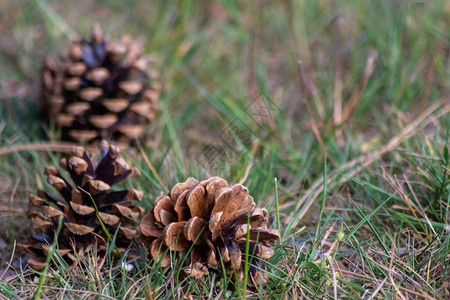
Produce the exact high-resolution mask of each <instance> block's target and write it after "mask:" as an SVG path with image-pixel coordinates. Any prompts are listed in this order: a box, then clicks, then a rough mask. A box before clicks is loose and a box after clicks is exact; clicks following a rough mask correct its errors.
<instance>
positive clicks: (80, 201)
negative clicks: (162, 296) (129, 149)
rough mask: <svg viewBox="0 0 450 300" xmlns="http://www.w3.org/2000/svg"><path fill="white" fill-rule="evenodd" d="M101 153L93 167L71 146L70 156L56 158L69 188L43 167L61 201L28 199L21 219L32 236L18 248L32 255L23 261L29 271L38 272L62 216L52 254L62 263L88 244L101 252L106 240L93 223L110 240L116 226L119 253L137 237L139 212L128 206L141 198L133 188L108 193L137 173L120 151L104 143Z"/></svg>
mask: <svg viewBox="0 0 450 300" xmlns="http://www.w3.org/2000/svg"><path fill="white" fill-rule="evenodd" d="M101 152H102V159H101V160H100V161H99V162H98V164H96V165H94V164H93V163H92V161H91V158H89V156H88V155H87V153H86V151H85V150H84V148H82V147H73V148H72V150H71V153H72V155H73V156H71V157H70V158H69V159H66V158H63V159H61V161H60V165H61V167H62V168H63V169H64V170H66V171H67V172H68V173H69V175H70V177H71V179H72V181H73V184H70V183H69V182H68V181H66V180H65V179H64V178H63V177H62V176H61V174H60V173H59V171H58V169H57V168H56V167H53V166H49V167H47V168H46V170H45V174H46V176H47V181H48V182H49V183H50V184H51V185H52V186H53V187H54V188H55V189H57V190H58V192H59V193H60V195H61V197H55V196H52V195H50V194H48V193H46V192H44V191H42V190H40V191H38V194H37V196H35V195H30V198H29V208H28V212H27V216H28V218H29V219H30V220H31V224H32V226H33V228H34V229H35V231H37V232H36V234H34V235H33V236H31V237H30V238H29V243H27V244H22V245H20V248H21V250H22V251H25V252H28V253H31V254H32V255H31V258H29V259H28V265H30V266H31V267H32V268H34V269H41V268H43V267H44V265H45V258H46V255H47V252H48V249H49V244H51V243H52V242H53V241H54V237H55V233H56V229H57V226H58V219H59V217H60V216H63V225H62V229H61V232H60V234H59V236H58V251H59V253H60V255H61V256H63V257H65V258H69V259H73V254H74V252H76V253H81V252H83V251H84V250H88V249H89V248H90V247H91V246H93V245H98V246H99V249H105V245H106V241H107V236H106V234H105V232H104V230H103V229H102V226H101V223H100V221H99V219H98V218H100V219H101V220H102V223H103V224H104V225H105V227H106V228H107V229H108V232H109V233H110V235H111V236H113V235H114V233H115V232H116V230H117V228H118V227H119V225H120V227H119V231H118V234H117V237H116V246H117V247H118V248H119V249H122V250H123V249H124V248H126V247H128V246H130V245H131V244H132V242H133V240H134V239H136V238H137V236H138V228H137V221H138V220H139V219H140V218H141V216H142V215H143V214H144V209H143V208H142V207H141V206H139V205H133V203H132V202H133V200H141V199H142V196H143V193H142V192H141V191H138V190H134V189H130V190H122V191H113V190H112V189H111V186H112V185H114V184H116V183H118V182H120V181H122V180H123V179H125V178H127V177H129V176H135V175H139V174H140V173H139V170H137V169H136V168H130V167H129V166H128V165H127V163H126V162H125V161H124V159H123V158H122V157H121V156H120V155H119V154H120V150H119V149H118V148H117V147H115V146H112V145H111V146H109V145H108V143H107V142H105V141H103V142H102V149H101ZM88 193H89V194H88ZM91 197H92V198H91ZM96 209H97V210H98V216H97V214H96Z"/></svg>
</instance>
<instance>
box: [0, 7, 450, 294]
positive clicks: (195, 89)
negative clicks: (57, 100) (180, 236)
mask: <svg viewBox="0 0 450 300" xmlns="http://www.w3.org/2000/svg"><path fill="white" fill-rule="evenodd" d="M0 16H1V19H2V22H1V24H0V65H1V66H2V67H1V69H0V99H1V103H0V166H1V167H0V190H1V191H2V192H1V193H0V224H1V226H2V228H3V230H2V231H1V232H0V296H1V297H4V298H19V299H21V298H29V297H31V296H32V295H33V294H35V293H36V291H37V290H39V291H40V293H41V296H42V297H48V298H62V297H64V298H77V299H78V298H88V299H90V298H108V299H109V298H127V299H128V298H133V299H134V298H147V299H156V298H158V299H159V298H163V299H164V298H168V299H172V298H183V297H189V296H192V297H194V298H196V297H199V298H200V297H203V298H216V297H217V298H227V297H229V298H234V297H245V296H247V297H254V298H263V297H265V298H273V299H278V298H282V297H284V298H286V299H291V298H339V299H343V298H351V299H353V298H354V299H361V298H364V299H369V298H370V299H371V298H377V299H381V298H385V299H391V298H394V297H395V298H400V299H408V298H418V299H422V298H427V299H440V298H441V299H447V298H448V296H449V294H450V285H449V282H450V270H449V267H450V266H449V262H450V257H449V255H450V254H449V253H450V235H449V231H450V213H449V209H450V193H449V192H450V185H449V172H450V170H449V169H450V167H449V166H450V163H449V159H450V157H449V150H448V141H449V135H450V133H449V130H450V126H449V124H450V115H449V111H450V104H449V103H450V101H449V100H450V36H449V31H448V28H449V27H450V3H449V2H448V1H444V0H435V1H406V0H405V1H388V0H374V1H357V2H356V1H332V0H317V1H312V0H292V1H264V0H261V1H238V0H237V1H203V0H202V1H182V2H178V1H173V2H172V1H131V2H130V1H92V0H81V1H77V2H76V3H75V2H73V3H70V4H69V3H68V2H64V1H53V0H51V1H43V0H32V1H25V0H20V1H1V2H0ZM94 23H97V24H99V25H100V26H101V28H102V29H103V31H104V32H105V33H106V34H107V35H109V36H112V37H116V38H117V37H120V36H122V35H129V36H130V37H132V38H134V39H138V40H141V41H142V42H143V43H144V46H145V49H146V51H148V52H153V53H155V54H156V57H157V58H158V68H159V71H160V73H161V81H162V83H163V93H162V95H161V99H160V107H161V113H160V116H159V117H158V119H157V121H156V122H154V123H153V124H151V125H150V127H149V129H148V130H149V133H150V138H148V139H147V140H144V141H141V143H140V144H137V145H135V146H133V147H132V148H130V149H128V150H127V151H126V152H125V159H126V160H127V161H128V162H129V164H130V165H134V166H137V167H138V168H139V169H140V170H141V172H142V175H141V176H140V177H139V178H136V179H133V180H129V181H127V183H126V185H127V186H131V185H134V186H137V187H138V188H140V189H142V190H143V191H144V193H145V196H144V199H143V202H142V204H143V206H144V207H145V208H146V209H149V208H151V207H152V205H153V201H154V199H155V198H156V197H157V196H158V195H159V194H160V193H162V192H164V191H165V189H166V188H167V187H171V186H173V185H174V184H175V183H177V182H180V181H184V180H185V179H186V178H188V177H190V176H194V177H196V178H199V179H203V178H207V177H209V176H211V175H217V176H221V177H223V178H226V179H227V180H228V181H229V182H236V183H237V182H241V183H243V184H244V185H245V186H247V187H248V189H249V192H250V194H251V195H252V196H253V197H254V199H255V202H256V203H257V205H258V206H260V207H266V208H267V209H268V211H269V215H270V222H269V225H270V226H271V227H272V228H277V229H279V230H280V232H281V233H282V238H281V242H280V243H279V244H278V245H277V246H275V247H274V250H275V255H274V256H273V257H272V258H271V259H270V260H269V261H268V263H267V278H268V283H267V284H266V285H264V286H259V287H251V288H250V287H249V288H248V289H247V288H246V286H247V285H246V283H242V282H235V281H234V280H232V279H226V278H222V277H220V275H217V276H216V275H214V276H210V277H208V278H204V279H202V280H200V281H196V280H194V279H192V278H189V277H186V278H185V277H182V276H181V277H180V272H182V270H180V269H175V270H169V271H167V272H163V270H161V269H160V268H158V267H157V266H155V265H154V264H153V263H152V262H151V261H150V260H149V261H148V262H147V263H144V264H141V265H139V264H137V263H136V267H135V269H133V270H131V271H126V270H125V269H123V268H121V265H117V264H111V265H108V264H106V265H104V266H103V268H96V267H93V266H98V264H99V263H100V262H99V261H97V260H95V259H92V260H89V259H85V260H84V261H83V262H80V264H85V265H86V264H87V265H89V266H91V267H90V268H88V269H87V270H84V271H82V270H83V268H73V269H70V270H68V271H67V272H62V270H61V266H51V267H50V268H49V270H48V271H47V272H46V273H45V277H44V280H43V281H42V282H43V286H42V287H40V288H39V289H38V283H39V278H42V276H44V274H41V273H38V274H37V276H35V275H33V274H34V272H33V271H31V270H29V269H23V270H21V269H17V268H16V269H14V268H13V266H16V267H17V264H14V262H17V261H18V260H19V258H20V254H18V253H17V252H16V251H15V245H16V243H19V242H21V241H23V240H24V239H25V237H26V235H27V234H30V233H31V228H30V225H29V221H28V220H27V217H26V210H27V205H28V195H29V194H30V193H34V192H35V191H36V190H37V188H40V187H47V184H46V183H45V178H44V176H43V170H44V168H45V166H47V165H57V161H58V159H59V158H60V157H61V156H62V154H61V153H60V152H61V150H64V149H65V148H64V145H63V144H61V142H60V141H59V140H58V139H57V133H58V129H55V128H54V126H52V124H48V123H47V122H45V120H44V119H43V118H42V116H41V115H40V114H39V103H40V102H39V101H40V84H41V81H40V68H41V66H42V61H43V58H44V56H45V55H53V56H55V57H56V56H57V53H59V52H60V51H61V50H62V49H64V48H65V47H67V46H68V45H69V44H70V39H72V38H74V37H76V36H78V35H89V33H90V30H91V28H92V26H93V24H94ZM142 152H144V153H146V156H147V158H148V160H146V159H144V157H143V155H142ZM277 216H279V220H277ZM3 273H4V274H3Z"/></svg>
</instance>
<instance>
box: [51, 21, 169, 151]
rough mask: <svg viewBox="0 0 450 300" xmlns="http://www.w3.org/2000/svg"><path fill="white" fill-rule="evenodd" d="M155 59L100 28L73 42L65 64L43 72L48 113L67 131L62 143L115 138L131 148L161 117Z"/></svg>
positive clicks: (136, 45)
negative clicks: (111, 36) (110, 36)
mask: <svg viewBox="0 0 450 300" xmlns="http://www.w3.org/2000/svg"><path fill="white" fill-rule="evenodd" d="M152 60H153V59H152V57H151V56H148V55H147V56H143V55H142V48H141V47H140V46H139V45H138V44H135V43H132V42H131V41H130V40H129V38H126V37H125V38H122V39H121V40H111V41H110V40H108V39H106V38H104V37H103V35H102V32H101V30H100V29H99V27H98V26H97V27H94V30H93V33H92V36H91V37H90V38H89V39H78V40H75V41H74V42H73V45H72V48H71V49H70V51H69V53H63V54H62V56H61V60H60V62H56V61H55V60H54V59H52V58H50V57H48V58H47V59H46V61H45V63H44V67H43V70H42V83H43V108H44V113H45V114H46V116H47V117H48V119H50V120H51V121H54V122H55V123H56V125H57V126H58V127H61V128H62V136H61V138H62V139H63V140H68V141H75V142H93V141H96V140H100V139H102V138H110V137H112V138H114V139H115V140H116V141H118V142H120V143H122V144H124V145H125V144H127V143H128V142H129V141H130V140H131V139H134V138H135V137H138V136H141V135H142V134H143V133H144V131H145V129H146V125H148V124H149V123H150V122H152V121H153V120H154V119H155V117H156V114H157V112H158V104H157V102H158V97H159V93H160V90H161V84H160V83H159V82H158V79H157V77H158V72H157V71H156V70H155V69H151V68H149V65H150V64H151V63H153V61H152Z"/></svg>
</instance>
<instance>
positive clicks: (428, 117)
mask: <svg viewBox="0 0 450 300" xmlns="http://www.w3.org/2000/svg"><path fill="white" fill-rule="evenodd" d="M446 103H448V100H446V101H443V102H436V103H434V104H433V105H431V106H430V107H428V109H426V110H425V111H424V112H423V113H422V114H420V115H419V116H418V117H417V118H416V119H415V120H414V121H413V122H411V123H410V124H409V125H408V126H406V127H405V128H403V130H402V131H401V132H400V133H399V134H397V135H396V136H394V137H393V138H392V139H391V140H390V141H389V142H388V143H387V144H386V146H384V147H382V148H380V149H379V150H377V151H374V152H371V153H369V154H365V155H362V156H360V157H358V158H356V159H353V160H351V161H349V162H348V163H346V164H343V165H342V166H341V167H340V168H339V169H337V170H334V171H333V172H330V176H329V177H328V180H327V184H328V185H329V184H330V183H331V182H332V181H333V180H335V179H336V178H337V177H338V176H341V177H342V179H341V180H340V181H339V182H338V185H341V184H342V183H344V182H346V181H347V180H348V178H350V177H353V176H355V175H356V174H358V173H359V172H361V171H362V169H363V168H366V167H367V166H369V165H371V164H372V163H373V162H374V161H376V160H377V159H379V158H380V157H381V156H383V155H384V154H386V153H388V152H391V151H393V150H394V149H395V147H397V146H398V145H399V144H400V143H401V142H403V141H405V140H406V139H408V138H410V137H411V136H413V135H414V134H415V133H416V132H417V129H418V128H419V127H420V126H427V125H429V124H431V123H432V122H434V121H436V120H437V119H439V118H440V117H442V116H443V115H445V114H447V113H449V112H450V104H446ZM438 109H439V110H438ZM436 110H438V111H436ZM357 165H360V166H357ZM356 166H357V167H356ZM323 189H324V179H323V178H320V179H318V180H317V181H316V182H315V183H314V184H313V185H312V186H311V187H310V188H309V189H308V190H307V191H306V192H305V194H304V195H303V196H302V197H301V198H300V199H299V201H297V202H295V201H292V202H291V204H292V205H294V204H296V205H295V209H293V210H292V212H291V215H290V216H292V215H293V214H295V212H297V211H298V210H299V209H300V207H301V206H302V205H303V204H304V203H305V202H306V200H308V199H309V202H308V203H307V204H306V207H305V209H304V210H303V211H302V212H301V213H300V215H299V216H298V217H297V218H296V220H295V221H294V223H293V225H292V228H294V227H296V226H297V224H298V222H299V221H300V220H301V219H302V218H303V217H304V216H305V214H306V213H307V211H308V209H309V207H310V206H311V205H312V204H313V203H314V201H315V199H316V198H317V197H318V196H319V195H320V193H322V191H323Z"/></svg>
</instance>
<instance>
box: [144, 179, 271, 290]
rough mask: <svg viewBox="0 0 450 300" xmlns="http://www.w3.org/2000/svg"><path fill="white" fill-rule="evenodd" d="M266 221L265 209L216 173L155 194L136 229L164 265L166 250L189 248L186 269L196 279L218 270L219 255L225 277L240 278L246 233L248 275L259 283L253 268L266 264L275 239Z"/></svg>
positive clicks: (168, 255) (244, 190)
mask: <svg viewBox="0 0 450 300" xmlns="http://www.w3.org/2000/svg"><path fill="white" fill-rule="evenodd" d="M267 222H268V213H267V210H266V209H264V208H263V209H261V208H256V209H255V202H254V201H253V198H252V197H251V196H250V195H249V194H248V190H247V188H246V187H244V186H242V185H240V184H235V185H229V184H228V183H227V182H226V181H225V180H224V179H222V178H219V177H211V178H209V179H207V180H204V181H198V180H197V179H195V178H189V179H187V180H186V181H185V182H183V183H178V184H176V185H175V186H174V187H173V188H172V190H171V191H170V193H169V195H168V196H166V195H161V196H159V197H158V198H156V200H155V206H154V208H153V209H152V210H151V211H150V212H149V213H148V214H147V215H145V216H144V217H143V218H142V220H141V224H140V229H141V233H142V235H144V236H146V237H147V240H146V241H144V244H145V245H146V246H147V247H148V248H150V254H151V256H152V257H153V258H154V259H156V260H157V261H160V263H161V265H162V266H163V267H166V266H168V265H169V264H170V257H171V256H170V254H171V252H174V251H177V252H180V251H188V250H190V249H191V248H192V249H191V252H190V253H191V255H190V265H189V267H188V268H187V269H186V272H187V273H189V274H191V275H192V276H194V277H196V278H200V277H202V276H203V275H206V274H208V270H209V271H211V270H221V267H220V266H221V263H220V259H222V260H223V262H224V264H225V270H226V275H228V276H230V275H232V274H237V276H238V279H242V278H243V276H244V264H245V263H244V262H243V260H245V251H246V245H247V234H248V236H249V241H248V243H249V254H250V255H253V257H251V264H250V269H249V274H250V277H251V278H252V279H253V281H254V282H255V283H257V284H260V283H262V282H264V281H265V278H264V276H262V275H261V274H260V273H259V271H258V268H265V263H264V259H267V258H270V257H271V256H272V255H273V250H272V249H271V248H270V246H272V245H273V244H274V243H275V241H276V240H277V239H278V238H279V235H278V231H277V230H270V229H267Z"/></svg>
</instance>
